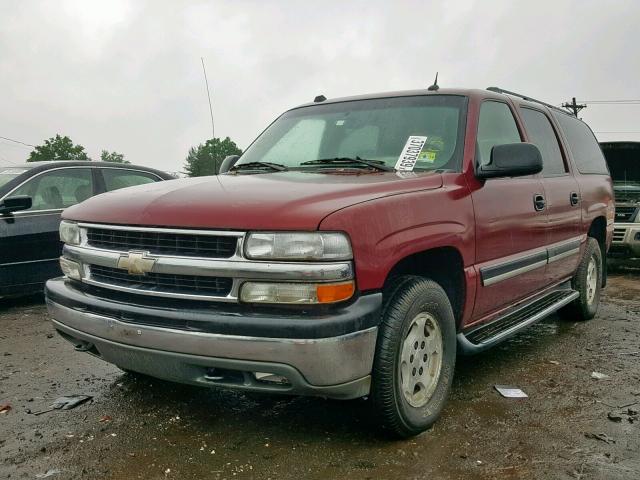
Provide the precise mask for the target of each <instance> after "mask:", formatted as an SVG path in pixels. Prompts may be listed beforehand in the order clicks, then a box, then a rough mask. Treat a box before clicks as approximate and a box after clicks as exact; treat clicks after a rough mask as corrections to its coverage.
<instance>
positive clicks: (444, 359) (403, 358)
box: [371, 276, 456, 437]
mask: <svg viewBox="0 0 640 480" xmlns="http://www.w3.org/2000/svg"><path fill="white" fill-rule="evenodd" d="M455 361H456V329H455V320H454V315H453V309H452V308H451V303H450V302H449V298H448V297H447V295H446V293H445V292H444V290H443V289H442V287H440V285H438V284H437V283H435V282H434V281H432V280H428V279H425V278H422V277H416V276H402V277H397V278H396V279H394V280H393V281H392V282H390V286H389V287H388V288H386V289H385V305H384V307H383V314H382V322H381V324H380V330H379V333H378V342H377V345H376V356H375V359H374V367H373V379H372V380H373V383H372V390H371V392H372V393H371V398H372V401H373V405H374V411H375V414H376V416H377V418H379V419H381V421H382V426H383V427H384V428H385V429H387V430H389V431H390V432H392V433H393V434H395V435H397V436H399V437H410V436H413V435H417V434H419V433H421V432H423V431H425V430H427V429H428V428H429V427H431V426H432V425H433V423H434V422H435V421H436V420H437V418H438V416H439V415H440V412H441V411H442V408H443V406H444V404H445V401H446V399H447V397H448V395H449V391H450V389H451V382H452V380H453V371H454V367H455Z"/></svg>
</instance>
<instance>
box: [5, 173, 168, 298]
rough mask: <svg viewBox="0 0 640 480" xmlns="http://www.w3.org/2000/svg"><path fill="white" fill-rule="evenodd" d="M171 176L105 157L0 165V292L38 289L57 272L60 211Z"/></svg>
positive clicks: (59, 248) (8, 293)
mask: <svg viewBox="0 0 640 480" xmlns="http://www.w3.org/2000/svg"><path fill="white" fill-rule="evenodd" d="M172 178H174V177H173V176H171V175H169V174H168V173H165V172H161V171H159V170H154V169H152V168H147V167H139V166H135V165H128V164H127V165H125V164H115V163H105V162H72V161H63V162H33V163H25V164H22V165H15V166H10V167H0V297H3V296H8V295H20V294H26V293H32V292H35V291H39V290H41V289H42V287H43V285H44V282H45V281H46V280H47V279H49V278H52V277H57V276H59V275H61V272H60V266H59V263H58V262H59V257H60V253H61V248H62V247H61V245H62V244H61V243H60V240H59V236H58V227H59V224H60V213H61V212H62V210H64V209H65V208H67V207H70V206H71V205H75V204H76V203H80V202H82V201H83V200H86V199H87V198H89V197H92V196H94V195H98V194H99V193H104V192H108V191H111V190H117V189H119V188H124V187H131V186H134V185H140V184H144V183H152V182H158V181H162V180H170V179H172Z"/></svg>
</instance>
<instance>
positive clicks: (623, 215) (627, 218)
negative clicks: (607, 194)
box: [615, 205, 638, 222]
mask: <svg viewBox="0 0 640 480" xmlns="http://www.w3.org/2000/svg"><path fill="white" fill-rule="evenodd" d="M637 208H638V207H636V206H635V205H631V206H623V205H616V219H615V221H616V222H632V221H633V220H634V218H635V213H636V209H637Z"/></svg>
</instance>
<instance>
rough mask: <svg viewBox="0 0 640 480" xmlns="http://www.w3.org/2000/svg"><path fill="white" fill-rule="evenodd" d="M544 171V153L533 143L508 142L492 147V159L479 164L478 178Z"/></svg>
mask: <svg viewBox="0 0 640 480" xmlns="http://www.w3.org/2000/svg"><path fill="white" fill-rule="evenodd" d="M540 171H542V155H541V154H540V150H538V147H536V146H535V145H534V144H532V143H507V144H505V145H496V146H495V147H493V148H492V149H491V161H490V162H489V163H488V164H485V165H478V170H477V171H476V176H477V177H478V178H496V177H521V176H524V175H533V174H536V173H538V172H540Z"/></svg>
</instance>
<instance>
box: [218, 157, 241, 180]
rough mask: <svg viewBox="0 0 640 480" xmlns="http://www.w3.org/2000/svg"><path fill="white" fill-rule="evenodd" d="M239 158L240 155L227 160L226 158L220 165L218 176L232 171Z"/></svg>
mask: <svg viewBox="0 0 640 480" xmlns="http://www.w3.org/2000/svg"><path fill="white" fill-rule="evenodd" d="M239 158H240V155H229V156H228V157H227V158H225V159H224V160H223V161H222V163H221V164H220V168H219V169H218V175H220V174H221V173H227V172H228V171H229V170H230V169H231V167H233V166H234V165H235V164H236V162H237V161H238V159H239Z"/></svg>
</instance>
